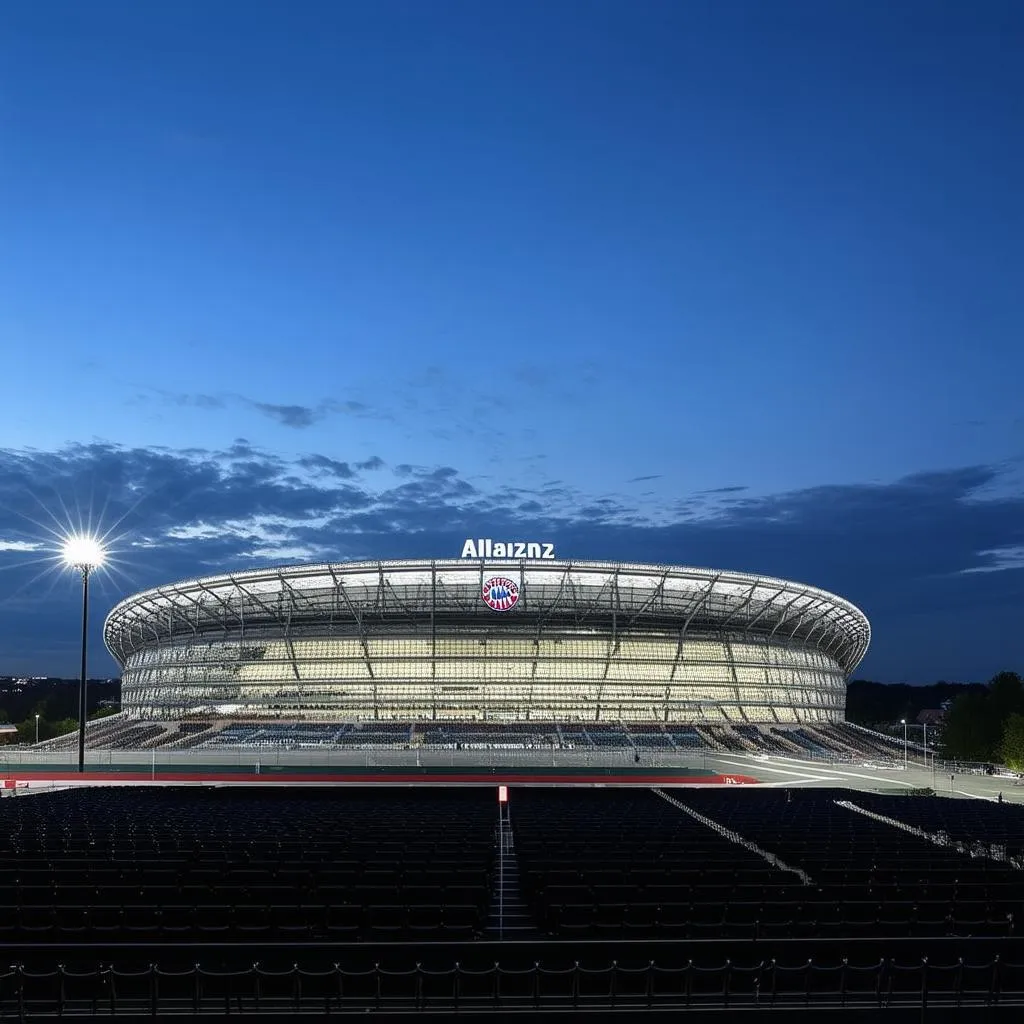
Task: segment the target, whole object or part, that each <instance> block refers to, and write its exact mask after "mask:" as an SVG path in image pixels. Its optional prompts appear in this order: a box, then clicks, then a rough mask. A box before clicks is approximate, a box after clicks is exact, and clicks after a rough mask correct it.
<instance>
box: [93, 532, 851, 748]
mask: <svg viewBox="0 0 1024 1024" xmlns="http://www.w3.org/2000/svg"><path fill="white" fill-rule="evenodd" d="M472 543H473V542H467V546H469V545H472ZM484 545H485V542H483V541H481V542H480V546H481V548H483V547H484ZM495 547H498V548H499V549H500V550H504V549H505V545H495ZM507 547H508V549H509V550H515V545H513V544H511V543H510V544H509V545H508V546H507ZM522 547H523V548H524V549H526V550H529V548H530V547H536V548H537V549H538V550H542V547H541V545H539V544H538V545H531V546H528V545H525V544H524V545H522ZM105 639H106V643H107V646H108V648H109V650H110V651H111V653H112V654H113V655H114V657H115V658H116V659H117V661H118V662H119V663H120V665H121V666H122V668H123V677H122V695H121V700H122V718H123V720H124V721H135V722H146V723H157V724H158V723H167V724H168V725H170V723H187V722H189V721H190V720H191V721H196V720H200V719H202V720H205V721H209V722H220V723H229V724H230V723H246V722H248V723H254V724H258V723H261V722H262V723H265V724H266V723H270V722H278V723H282V724H287V723H299V722H301V723H305V724H306V727H307V728H306V729H305V730H304V732H305V735H306V736H314V737H315V736H317V735H328V733H327V732H326V731H325V728H319V729H318V728H317V723H320V724H322V726H323V727H328V726H338V725H348V726H349V727H350V728H349V730H348V731H349V739H350V741H351V740H353V739H357V738H358V739H361V740H364V741H366V742H373V738H374V737H377V738H378V739H380V740H386V738H387V737H389V736H391V737H399V738H401V739H403V740H405V739H409V740H411V741H413V742H428V743H429V742H434V743H444V742H446V741H452V740H453V737H454V738H458V737H459V736H461V737H462V738H463V739H465V740H466V741H467V742H472V741H473V740H474V739H478V740H479V739H483V740H486V739H488V738H490V739H491V740H493V741H494V742H502V741H503V742H513V743H524V744H528V743H529V742H530V740H531V738H532V739H534V740H536V739H538V738H539V737H543V738H544V740H543V741H544V742H556V743H557V744H558V745H559V746H572V745H574V743H576V742H577V739H578V740H579V741H580V742H586V740H585V739H584V738H583V737H582V736H579V734H580V731H581V727H582V730H583V732H585V733H586V735H587V736H588V737H591V738H592V735H594V734H596V735H601V734H604V733H608V731H609V730H611V731H612V732H614V731H615V727H617V726H621V727H625V728H626V729H630V728H634V729H639V730H640V731H641V732H644V733H646V734H648V735H650V734H651V732H652V730H654V731H655V732H661V733H665V734H669V735H670V734H672V733H673V731H676V730H679V729H682V730H683V732H686V731H688V730H693V729H706V730H707V731H708V735H709V736H714V735H716V734H718V735H721V734H722V730H723V729H727V728H729V727H733V726H735V727H740V729H741V733H740V734H742V729H743V727H746V726H751V725H753V726H755V727H763V728H762V729H761V730H760V731H765V730H770V728H771V727H778V730H779V731H786V729H787V727H799V726H829V725H834V724H837V723H841V722H842V720H843V712H844V707H845V692H846V679H847V677H848V676H849V673H850V672H851V671H852V670H853V669H854V668H855V667H856V665H857V664H858V663H859V662H860V660H861V658H862V657H863V656H864V653H865V651H866V649H867V647H868V643H869V640H870V627H869V625H868V621H867V619H866V617H865V616H864V615H863V613H862V612H860V611H859V610H858V609H857V608H856V607H854V606H853V605H852V604H850V603H849V602H847V601H844V600H843V599H842V598H839V597H836V596H834V595H832V594H829V593H826V592H825V591H823V590H819V589H817V588H814V587H809V586H805V585H803V584H797V583H792V582H787V581H785V580H778V579H773V578H767V577H762V576H756V575H750V574H745V573H733V572H720V571H714V570H709V569H694V568H686V567H676V566H661V565H642V564H622V563H614V562H570V561H558V560H555V559H543V558H533V559H529V560H527V559H520V560H514V559H506V558H492V559H487V558H462V559H450V560H441V561H438V560H420V561H404V562H399V561H380V562H353V563H337V564H320V565H295V566H288V567H282V568H273V569H258V570H253V571H246V572H240V573H231V574H223V575H218V576H211V577H206V578H203V579H196V580H188V581H185V582H181V583H176V584H173V585H169V586H165V587H157V588H155V589H151V590H147V591H145V592H143V593H139V594H136V595H134V596H132V597H129V598H127V599H126V600H124V601H122V602H121V603H120V604H118V605H117V606H116V607H115V608H114V609H113V610H112V611H111V612H110V614H109V615H108V617H107V620H106V624H105ZM446 726H450V727H451V728H448V729H446V728H445V727H446ZM225 727H226V726H225ZM417 727H418V731H417ZM235 733H236V734H237V729H236V730H235ZM574 733H575V734H577V736H576V737H574ZM225 738H226V737H225Z"/></svg>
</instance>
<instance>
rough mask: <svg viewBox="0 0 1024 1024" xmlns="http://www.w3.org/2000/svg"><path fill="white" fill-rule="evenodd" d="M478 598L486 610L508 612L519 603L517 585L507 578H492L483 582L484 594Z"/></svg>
mask: <svg viewBox="0 0 1024 1024" xmlns="http://www.w3.org/2000/svg"><path fill="white" fill-rule="evenodd" d="M480 596H481V597H483V599H484V603H485V604H486V605H487V607H488V608H492V609H493V610H494V611H496V612H508V611H511V610H512V609H513V608H515V606H516V605H517V604H518V603H519V585H518V584H517V583H516V581H515V580H510V579H509V578H508V577H507V576H492V577H491V578H490V579H489V580H485V581H484V592H483V594H481V595H480Z"/></svg>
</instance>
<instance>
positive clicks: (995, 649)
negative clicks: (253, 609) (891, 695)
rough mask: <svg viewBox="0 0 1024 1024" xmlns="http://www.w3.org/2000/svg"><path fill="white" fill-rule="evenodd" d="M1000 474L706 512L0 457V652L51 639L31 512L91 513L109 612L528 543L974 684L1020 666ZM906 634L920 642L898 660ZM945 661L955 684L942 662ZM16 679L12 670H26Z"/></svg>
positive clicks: (461, 489) (105, 455) (92, 451)
mask: <svg viewBox="0 0 1024 1024" xmlns="http://www.w3.org/2000/svg"><path fill="white" fill-rule="evenodd" d="M1002 472H1003V470H1002V469H1000V468H995V467H987V466H972V467H964V468H960V469H951V470H948V471H945V472H936V473H923V474H915V475H912V476H909V477H906V478H904V479H902V480H897V481H893V482H891V483H888V484H871V485H866V484H849V485H834V486H826V487H814V488H808V489H804V490H799V491H792V492H787V493H783V494H775V495H769V496H761V497H754V496H750V495H749V494H744V493H741V491H742V490H743V489H741V488H738V487H736V488H727V489H723V488H720V489H716V490H715V492H714V494H715V495H716V499H715V500H714V501H710V500H707V499H706V498H704V497H702V496H700V495H690V496H684V497H682V498H678V499H676V498H672V499H671V500H670V501H669V502H667V503H662V504H657V502H656V499H654V498H650V499H644V498H642V497H641V498H636V499H633V498H628V497H624V496H621V495H614V494H613V495H609V494H601V493H584V492H581V491H579V490H577V489H574V488H572V487H570V486H568V485H567V484H565V483H564V482H562V481H559V480H545V481H543V482H537V483H536V484H533V485H530V484H527V485H525V486H511V485H506V484H502V483H501V482H497V481H487V480H485V479H481V478H474V479H473V481H472V482H470V481H469V480H467V479H466V477H465V476H464V475H463V474H462V473H461V472H460V471H459V469H458V468H457V467H456V466H451V465H443V466H428V465H417V464H415V463H412V462H407V463H400V464H398V465H395V466H393V467H390V468H389V467H386V466H384V464H383V460H381V459H379V458H378V457H373V458H370V459H364V460H362V461H360V462H357V461H355V460H346V459H339V458H335V457H333V456H331V455H326V454H320V453H310V454H306V455H302V456H300V457H297V458H286V457H283V456H280V455H277V454H273V453H269V452H266V451H264V450H262V449H260V448H259V447H257V446H254V445H252V444H251V443H250V442H248V441H247V440H245V439H244V438H239V439H237V440H236V441H235V442H234V443H233V444H231V445H230V446H228V447H227V448H225V449H223V450H204V449H189V450H187V451H174V450H169V449H166V448H163V449H150V448H145V449H140V448H125V447H121V446H117V445H109V444H92V445H74V446H69V447H67V448H64V449H61V450H58V451H52V452H16V451H9V450H8V451H4V450H0V494H2V495H3V496H4V498H3V507H2V508H0V538H4V539H3V540H0V551H3V552H4V567H3V568H4V582H5V585H7V586H6V587H5V590H4V592H3V594H4V596H5V597H6V600H5V601H3V607H4V608H5V614H4V616H3V617H0V642H3V643H4V644H5V645H6V647H7V649H8V651H9V654H10V656H11V657H12V658H13V657H15V656H16V655H17V657H18V658H23V659H28V660H30V659H31V656H32V652H33V650H34V649H35V648H34V646H33V645H34V644H37V643H38V642H40V638H41V637H44V636H45V635H47V634H48V632H52V631H53V630H58V629H64V628H66V623H67V620H68V617H69V616H72V617H73V614H74V607H73V601H74V597H73V593H71V591H72V590H73V588H71V587H70V585H69V587H68V588H67V589H68V592H67V594H65V595H64V597H63V598H60V599H59V600H58V599H57V597H56V596H55V595H54V594H50V593H49V591H46V590H43V591H40V590H39V588H38V587H37V586H35V585H34V584H32V585H30V583H31V580H32V579H33V572H34V570H33V568H32V566H31V565H30V564H29V563H30V562H31V561H32V559H34V558H36V557H37V556H38V552H39V545H40V544H43V545H44V546H45V543H46V541H45V536H44V535H43V532H42V530H41V529H39V530H37V529H36V528H35V527H33V526H32V525H31V524H32V523H33V522H35V523H44V522H49V520H47V519H46V518H45V516H43V515H42V514H41V512H40V509H41V506H42V505H46V506H48V507H49V508H50V509H51V510H52V512H53V514H54V515H55V516H56V517H57V518H60V517H63V516H65V514H66V512H69V511H71V512H72V517H73V510H74V509H75V508H76V507H78V508H82V507H85V506H86V505H89V504H90V502H91V503H92V506H93V507H94V510H99V509H102V515H103V517H104V519H105V520H109V521H120V522H121V527H120V529H122V530H124V531H127V535H128V540H127V542H126V549H127V556H126V572H127V573H128V578H127V579H125V580H122V581H120V583H119V584H118V586H112V585H111V584H110V583H109V581H108V583H107V587H106V590H105V591H104V592H103V594H104V595H105V596H103V595H98V596H97V600H100V599H103V600H106V601H108V602H111V603H112V602H113V601H114V600H116V599H117V598H118V597H120V596H122V595H123V594H124V593H126V592H129V591H131V590H133V589H141V588H142V587H144V586H150V585H157V584H160V583H165V582H168V581H170V580H174V579H178V578H182V577H188V576H195V575H197V574H204V573H210V572H215V571H220V570H227V569H230V568H231V567H232V566H244V565H251V564H253V563H254V562H259V561H261V560H262V561H282V560H288V559H299V560H304V559H316V560H331V559H346V558H352V557H365V556H367V555H373V556H377V557H384V558H386V557H397V558H401V557H416V556H424V557H425V556H432V557H437V556H442V557H443V556H444V555H446V554H453V555H454V554H457V553H458V551H459V550H461V542H462V539H463V538H464V537H466V536H482V535H485V534H490V535H493V536H530V535H538V536H539V535H541V534H543V535H544V536H545V537H551V538H552V539H554V540H555V541H556V542H557V546H558V551H559V553H560V554H561V555H563V556H565V557H571V558H611V559H616V558H621V559H627V560H646V561H652V562H676V563H681V564H698V565H709V566H715V567H721V568H735V569H740V570H749V571H754V572H762V573H766V574H771V575H778V576H784V577H789V578H793V579H797V580H806V581H808V582H810V583H813V584H816V585H819V586H823V587H826V588H828V589H833V590H836V591H837V592H839V593H842V594H844V595H846V596H848V597H850V598H851V599H852V600H854V601H856V602H857V603H859V604H861V605H862V606H863V607H864V608H865V610H867V611H868V613H869V615H870V616H871V617H872V619H873V620H874V624H875V637H876V641H875V652H876V653H875V654H874V655H873V656H872V657H875V658H878V659H880V661H879V665H880V666H891V667H890V668H889V669H888V670H886V669H884V668H882V669H880V671H881V672H882V674H883V675H884V674H886V671H888V673H889V674H890V675H891V676H898V675H899V674H900V673H901V672H902V673H903V674H908V673H907V669H906V666H908V665H910V666H911V669H910V671H909V674H910V675H913V674H914V673H913V668H912V665H913V664H917V665H920V666H921V669H920V671H921V672H928V671H929V670H931V671H932V672H933V674H936V675H940V674H941V675H946V676H947V677H949V676H954V677H955V676H956V675H957V673H958V671H960V669H963V670H964V671H966V668H963V667H964V666H967V665H969V664H978V661H977V659H978V658H983V659H987V660H986V664H985V671H987V670H988V669H989V668H991V670H992V671H993V672H994V671H996V670H997V669H998V668H999V667H1002V665H1011V666H1012V665H1013V664H1016V665H1018V666H1020V665H1024V631H1021V630H1020V628H1019V622H1020V617H1021V615H1022V614H1024V496H1022V495H1021V493H1020V491H1019V489H1016V490H1015V489H1008V488H1005V487H1003V488H1001V487H999V486H997V485H998V482H999V480H1000V479H1001V474H1002ZM651 475H654V474H651ZM980 494H986V495H988V497H985V498H984V499H981V498H979V497H978V496H979V495H980ZM90 495H91V496H92V497H91V498H90ZM638 502H644V503H643V504H642V505H641V504H638ZM19 560H22V561H23V562H24V567H23V568H19V565H21V562H20V561H19ZM58 590H59V588H58ZM48 595H49V596H48ZM925 621H926V622H927V623H928V624H929V625H928V627H927V636H925V635H924V633H922V632H921V630H923V629H924V627H923V626H920V625H919V623H921V622H925ZM1014 623H1016V625H1015V626H1014V625H1013V624H1014ZM915 630H917V631H918V633H920V636H921V638H920V639H919V640H918V641H916V642H913V643H912V642H911V641H910V640H908V637H912V636H915V635H917V634H916V633H915ZM952 635H963V636H966V637H969V638H970V639H969V642H967V641H965V643H964V644H963V651H962V652H961V654H956V652H953V653H952V654H951V653H949V652H947V657H946V664H945V667H943V666H942V665H940V664H939V660H940V659H939V655H938V654H937V653H935V638H936V637H937V636H952ZM19 651H20V652H21V654H18V652H19ZM978 652H981V653H980V654H979V653H978ZM954 656H956V657H962V664H961V665H959V666H958V664H956V663H954V664H950V663H949V661H950V659H952V658H954ZM1014 656H1017V660H1016V662H1014ZM972 658H973V659H975V660H974V661H972V660H971V659H972ZM16 660H17V659H16ZM28 660H25V661H23V662H18V664H19V665H23V666H24V668H25V670H28V669H29V668H30V667H32V666H30V665H29V663H28ZM35 668H36V669H38V670H40V671H48V670H50V668H51V666H38V665H36V666H35ZM71 668H73V666H71ZM11 670H12V671H13V670H16V667H12V669H11ZM0 671H3V668H2V667H0ZM976 674H977V675H979V676H981V675H984V671H981V670H979V671H978V672H977V673H976Z"/></svg>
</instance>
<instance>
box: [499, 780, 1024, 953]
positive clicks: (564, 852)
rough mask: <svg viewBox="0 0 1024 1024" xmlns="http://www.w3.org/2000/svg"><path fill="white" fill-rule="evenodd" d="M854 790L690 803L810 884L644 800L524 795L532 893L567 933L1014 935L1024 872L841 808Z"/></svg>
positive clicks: (639, 796) (593, 794)
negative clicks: (794, 869) (838, 802)
mask: <svg viewBox="0 0 1024 1024" xmlns="http://www.w3.org/2000/svg"><path fill="white" fill-rule="evenodd" d="M849 795H851V794H848V793H836V792H832V791H823V790H812V791H802V792H799V793H798V794H797V795H795V796H787V795H786V794H785V793H777V792H765V791H743V790H733V789H730V790H728V791H725V792H722V791H717V792H716V791H711V790H703V791H697V790H682V791H676V796H677V797H679V798H682V799H683V800H685V802H686V804H687V805H689V806H692V807H694V809H696V810H698V811H699V812H700V813H702V814H703V815H705V816H706V817H708V818H710V819H712V820H714V821H716V822H718V823H721V824H723V825H725V826H728V828H729V829H730V830H732V831H734V832H737V833H739V834H741V835H742V836H744V837H745V838H748V839H752V840H754V841H755V842H756V843H757V844H758V845H759V846H760V847H761V848H762V849H764V850H766V851H767V852H770V853H773V854H776V855H778V856H780V857H781V858H782V862H783V863H785V864H786V865H787V866H789V867H797V868H800V869H802V870H803V871H804V872H805V873H806V876H809V878H810V882H809V883H808V882H806V880H805V879H802V878H801V877H798V876H797V875H796V874H795V873H793V872H791V871H785V870H781V869H778V868H775V867H773V866H771V864H770V863H769V862H768V861H767V860H766V859H765V858H764V857H762V856H760V855H759V854H758V853H755V852H752V851H750V850H748V849H747V848H745V847H744V846H741V845H737V844H736V843H734V842H732V841H731V840H730V839H728V838H726V837H725V836H724V835H722V834H720V833H719V832H718V831H715V830H714V829H712V828H711V827H709V826H708V825H706V824H703V823H701V822H700V821H697V820H695V819H694V818H693V817H691V816H689V815H687V814H685V813H684V812H683V811H682V810H680V809H679V808H677V807H675V806H673V805H672V804H670V803H668V802H667V801H665V800H662V799H660V798H659V797H657V796H656V795H655V794H653V793H651V792H649V791H643V790H590V791H581V790H576V791H556V790H516V791H515V792H514V794H513V797H514V799H513V803H512V807H513V811H512V821H513V828H514V832H515V839H516V851H517V856H518V859H519V867H520V876H521V879H522V884H523V892H524V896H525V897H526V898H527V900H528V902H529V904H530V906H531V908H532V910H533V912H534V914H535V915H536V917H537V919H538V921H539V922H540V924H541V926H542V927H543V928H544V930H545V931H546V932H547V933H548V934H550V935H553V936H564V937H569V936H579V937H588V938H601V937H606V938H611V937H629V936H632V937H637V938H651V937H665V938H684V937H685V938H691V939H702V938H739V937H743V936H760V937H763V938H771V937H776V938H809V937H816V936H820V937H823V938H824V937H861V938H867V937H887V936H907V937H910V936H920V937H924V936H943V935H987V936H1000V935H1008V934H1012V933H1013V932H1014V928H1015V921H1016V919H1017V918H1018V917H1019V910H1020V900H1021V898H1022V897H1024V887H1022V884H1021V874H1020V872H1012V871H1009V870H1008V869H1006V868H1005V867H1003V866H1001V865H997V864H992V863H991V862H984V861H982V862H979V861H975V860H972V859H970V858H967V857H964V856H963V855H962V854H959V853H957V852H956V851H955V850H951V849H942V848H938V847H935V846H932V845H930V844H928V843H926V842H923V841H922V840H919V839H916V838H915V837H914V836H911V835H909V834H907V833H906V832H902V831H900V830H898V829H894V828H892V827H891V826H889V825H885V824H882V823H879V822H875V821H872V820H871V819H869V818H865V817H864V816H862V815H856V814H854V813H853V812H851V811H849V810H847V809H845V808H842V807H839V806H837V805H836V802H835V801H836V800H837V799H841V798H842V797H843V796H849Z"/></svg>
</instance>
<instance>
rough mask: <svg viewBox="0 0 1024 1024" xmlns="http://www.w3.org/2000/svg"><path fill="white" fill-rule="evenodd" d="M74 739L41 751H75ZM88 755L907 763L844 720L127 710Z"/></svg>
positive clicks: (94, 736)
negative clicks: (449, 718) (463, 755)
mask: <svg viewBox="0 0 1024 1024" xmlns="http://www.w3.org/2000/svg"><path fill="white" fill-rule="evenodd" d="M77 743H78V737H77V733H68V734H66V735H64V736H60V737H57V738H56V739H53V740H47V741H44V742H43V743H40V744H39V745H38V748H37V749H40V750H52V751H71V750H73V749H75V747H76V746H77ZM86 746H87V747H88V748H89V749H91V750H151V749H154V748H159V749H161V750H168V751H178V750H188V749H210V750H219V751H228V750H230V749H232V748H235V749H239V750H318V749H319V750H329V749H337V750H354V749H364V750H382V749H387V748H394V749H410V748H414V747H415V748H434V749H438V750H459V749H462V750H484V749H491V750H534V751H550V750H552V749H558V750H579V751H586V750H590V751H603V752H606V753H610V752H614V751H620V750H621V751H623V752H624V753H627V754H632V753H634V752H636V751H642V752H645V753H647V754H671V753H673V752H686V751H707V752H716V751H717V752H720V753H730V754H765V755H770V756H782V757H797V758H801V757H803V758H811V759H814V760H835V759H839V760H849V759H852V758H863V759H884V760H890V761H891V760H894V759H896V758H899V759H902V753H903V748H902V743H901V742H897V741H896V740H894V739H892V738H891V737H885V736H882V735H880V734H877V733H872V732H870V731H869V730H862V729H858V728H854V727H853V726H850V725H848V724H847V723H842V722H840V723H833V724H818V725H799V724H794V725H770V724H768V723H754V722H733V723H729V724H723V723H715V724H710V723H706V722H701V723H691V724H682V723H651V722H648V723H643V722H628V723H627V722H621V723H620V722H535V721H510V722H493V721H459V722H444V721H437V722H416V721H397V722H396V721H358V722H324V721H288V720H281V721H274V720H263V721H237V720H234V721H232V720H225V719H222V720H213V721H207V720H198V721H186V722H182V723H175V722H147V721H140V720H137V719H131V718H127V717H125V716H124V715H123V714H118V715H114V716H110V717H108V718H103V719H98V720H95V721H91V722H89V723H88V726H87V730H86Z"/></svg>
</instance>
